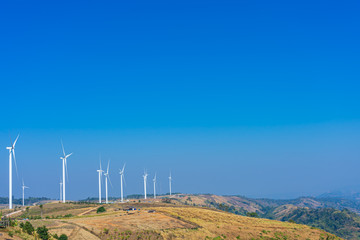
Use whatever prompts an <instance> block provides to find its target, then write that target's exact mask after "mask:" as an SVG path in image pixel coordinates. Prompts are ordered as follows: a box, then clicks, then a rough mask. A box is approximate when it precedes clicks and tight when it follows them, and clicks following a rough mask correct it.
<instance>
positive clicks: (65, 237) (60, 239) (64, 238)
mask: <svg viewBox="0 0 360 240" xmlns="http://www.w3.org/2000/svg"><path fill="white" fill-rule="evenodd" d="M58 239H59V240H68V237H67V236H66V235H65V234H61V235H60V237H59V238H58Z"/></svg>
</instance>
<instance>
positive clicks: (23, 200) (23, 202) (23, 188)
mask: <svg viewBox="0 0 360 240" xmlns="http://www.w3.org/2000/svg"><path fill="white" fill-rule="evenodd" d="M25 188H29V187H27V186H25V184H24V179H23V180H22V205H23V206H25V198H24V196H25V193H24V192H25Z"/></svg>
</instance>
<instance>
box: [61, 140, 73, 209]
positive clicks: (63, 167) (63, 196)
mask: <svg viewBox="0 0 360 240" xmlns="http://www.w3.org/2000/svg"><path fill="white" fill-rule="evenodd" d="M61 147H62V150H63V154H64V157H60V159H62V170H63V172H62V181H63V184H62V190H63V194H62V201H63V203H65V201H66V197H65V172H66V180H68V181H69V177H68V170H67V161H66V160H67V158H68V157H70V156H71V155H72V153H70V154H68V155H66V154H65V150H64V145H63V142H62V141H61Z"/></svg>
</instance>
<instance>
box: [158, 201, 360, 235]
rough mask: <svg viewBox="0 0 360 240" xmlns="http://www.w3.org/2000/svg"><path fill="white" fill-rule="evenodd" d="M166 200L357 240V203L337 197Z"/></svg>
mask: <svg viewBox="0 0 360 240" xmlns="http://www.w3.org/2000/svg"><path fill="white" fill-rule="evenodd" d="M331 196H335V197H331ZM165 198H166V197H165ZM166 199H167V201H171V202H173V203H181V204H185V205H194V206H203V207H210V208H216V209H219V210H223V211H227V212H232V213H235V214H239V215H247V216H252V217H262V218H268V219H275V220H280V221H294V222H296V223H300V224H305V225H309V226H312V227H316V228H320V229H323V230H325V231H327V232H330V233H333V234H336V235H337V236H339V237H342V238H345V239H360V201H359V200H357V198H356V197H354V198H341V197H340V195H334V194H332V195H326V194H323V195H321V196H319V197H300V198H296V199H290V200H274V199H265V198H264V199H251V198H247V197H243V196H217V195H212V194H198V195H194V194H177V195H174V196H172V197H171V198H166Z"/></svg>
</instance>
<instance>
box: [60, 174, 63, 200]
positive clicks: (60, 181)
mask: <svg viewBox="0 0 360 240" xmlns="http://www.w3.org/2000/svg"><path fill="white" fill-rule="evenodd" d="M62 185H63V183H62V181H61V178H60V202H61V201H62Z"/></svg>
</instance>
